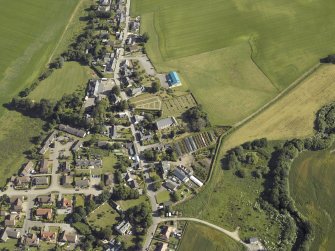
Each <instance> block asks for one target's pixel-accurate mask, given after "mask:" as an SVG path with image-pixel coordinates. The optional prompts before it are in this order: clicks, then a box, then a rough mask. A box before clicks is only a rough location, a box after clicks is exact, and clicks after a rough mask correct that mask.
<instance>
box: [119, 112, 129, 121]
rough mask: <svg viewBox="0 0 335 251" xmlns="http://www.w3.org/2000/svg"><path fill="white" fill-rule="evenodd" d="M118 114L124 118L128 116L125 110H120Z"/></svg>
mask: <svg viewBox="0 0 335 251" xmlns="http://www.w3.org/2000/svg"><path fill="white" fill-rule="evenodd" d="M117 116H118V117H119V118H121V119H123V118H126V117H127V113H125V112H119V113H118V114H117Z"/></svg>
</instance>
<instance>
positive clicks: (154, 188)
mask: <svg viewBox="0 0 335 251" xmlns="http://www.w3.org/2000/svg"><path fill="white" fill-rule="evenodd" d="M161 187H162V183H161V182H160V181H157V182H155V183H153V184H152V189H153V190H154V191H157V190H158V189H160V188H161Z"/></svg>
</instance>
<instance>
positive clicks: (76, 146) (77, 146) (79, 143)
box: [71, 140, 83, 152]
mask: <svg viewBox="0 0 335 251" xmlns="http://www.w3.org/2000/svg"><path fill="white" fill-rule="evenodd" d="M81 147H83V142H82V141H80V140H77V141H76V142H75V143H74V144H73V145H72V148H71V150H72V151H73V152H77V151H78V150H79V149H80V148H81Z"/></svg>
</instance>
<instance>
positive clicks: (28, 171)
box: [20, 161, 34, 176]
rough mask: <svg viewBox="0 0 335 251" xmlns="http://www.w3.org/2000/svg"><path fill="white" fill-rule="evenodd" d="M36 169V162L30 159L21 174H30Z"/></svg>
mask: <svg viewBox="0 0 335 251" xmlns="http://www.w3.org/2000/svg"><path fill="white" fill-rule="evenodd" d="M33 170H34V162H32V161H29V162H28V163H26V164H24V166H23V170H22V172H21V174H20V176H28V175H29V174H31V173H32V171H33Z"/></svg>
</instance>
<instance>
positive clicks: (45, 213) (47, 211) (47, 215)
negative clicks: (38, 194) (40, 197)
mask: <svg viewBox="0 0 335 251" xmlns="http://www.w3.org/2000/svg"><path fill="white" fill-rule="evenodd" d="M36 216H37V217H41V218H43V219H46V220H51V219H52V208H37V209H36Z"/></svg>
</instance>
